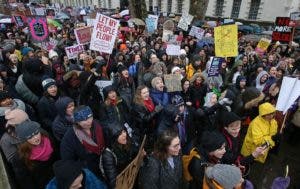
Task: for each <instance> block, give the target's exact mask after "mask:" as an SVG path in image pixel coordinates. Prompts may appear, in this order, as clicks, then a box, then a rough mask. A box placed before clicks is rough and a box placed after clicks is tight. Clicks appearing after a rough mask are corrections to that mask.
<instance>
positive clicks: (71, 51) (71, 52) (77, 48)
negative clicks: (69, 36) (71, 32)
mask: <svg viewBox="0 0 300 189" xmlns="http://www.w3.org/2000/svg"><path fill="white" fill-rule="evenodd" d="M65 51H66V54H67V56H68V59H74V58H77V56H78V54H79V53H81V52H83V51H84V46H83V45H74V46H70V47H66V48H65Z"/></svg>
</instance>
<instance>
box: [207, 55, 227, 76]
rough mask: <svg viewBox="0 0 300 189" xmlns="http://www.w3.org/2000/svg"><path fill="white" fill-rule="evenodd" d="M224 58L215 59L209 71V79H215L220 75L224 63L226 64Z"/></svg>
mask: <svg viewBox="0 0 300 189" xmlns="http://www.w3.org/2000/svg"><path fill="white" fill-rule="evenodd" d="M224 60H225V59H224V58H220V57H213V58H212V61H211V63H210V66H209V69H208V70H207V76H208V77H214V76H218V75H219V70H220V66H221V64H222V62H224Z"/></svg>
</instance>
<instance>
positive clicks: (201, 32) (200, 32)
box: [189, 26, 205, 39]
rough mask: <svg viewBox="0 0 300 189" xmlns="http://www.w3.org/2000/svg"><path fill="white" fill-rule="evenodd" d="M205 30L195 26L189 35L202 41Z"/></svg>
mask: <svg viewBox="0 0 300 189" xmlns="http://www.w3.org/2000/svg"><path fill="white" fill-rule="evenodd" d="M204 33H205V30H204V29H202V28H199V27H196V26H192V28H191V30H190V33H189V35H190V36H194V37H196V38H197V39H202V37H203V36H204Z"/></svg>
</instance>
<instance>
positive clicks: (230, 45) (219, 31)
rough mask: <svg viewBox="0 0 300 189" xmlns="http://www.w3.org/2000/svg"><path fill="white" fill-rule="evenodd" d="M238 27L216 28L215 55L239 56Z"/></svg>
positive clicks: (225, 26)
mask: <svg viewBox="0 0 300 189" xmlns="http://www.w3.org/2000/svg"><path fill="white" fill-rule="evenodd" d="M237 31H238V28H237V25H235V24H233V25H224V26H219V27H215V30H214V35H215V54H216V56H217V57H234V56H237V55H238V33H237Z"/></svg>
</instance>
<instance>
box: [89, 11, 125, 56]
mask: <svg viewBox="0 0 300 189" xmlns="http://www.w3.org/2000/svg"><path fill="white" fill-rule="evenodd" d="M118 27H119V21H118V20H115V19H113V18H110V17H108V16H105V15H103V14H99V13H97V17H96V20H95V25H94V29H93V34H92V39H91V43H90V49H91V50H95V51H99V52H104V53H108V54H111V52H112V50H113V47H114V43H115V40H116V36H117V34H118Z"/></svg>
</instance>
